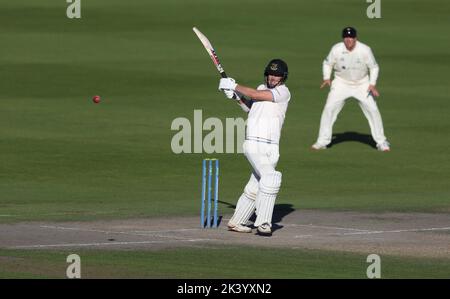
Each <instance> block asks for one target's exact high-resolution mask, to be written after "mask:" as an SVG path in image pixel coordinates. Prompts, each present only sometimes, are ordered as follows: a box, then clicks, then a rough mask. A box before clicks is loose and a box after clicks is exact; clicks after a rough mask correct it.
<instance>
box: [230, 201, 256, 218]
mask: <svg viewBox="0 0 450 299" xmlns="http://www.w3.org/2000/svg"><path fill="white" fill-rule="evenodd" d="M254 212H255V201H254V200H253V199H250V198H248V197H247V196H246V194H245V193H243V194H242V195H241V197H240V198H239V200H238V202H237V205H236V210H235V211H234V215H233V217H231V219H230V222H231V223H233V224H235V225H237V224H242V225H246V224H247V221H248V220H249V219H250V217H251V216H252V215H253V213H254Z"/></svg>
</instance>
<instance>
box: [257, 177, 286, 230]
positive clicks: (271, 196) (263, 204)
mask: <svg viewBox="0 0 450 299" xmlns="http://www.w3.org/2000/svg"><path fill="white" fill-rule="evenodd" d="M280 186H281V172H279V171H275V172H273V173H270V174H268V175H263V176H262V177H261V180H260V182H259V192H258V194H257V196H256V202H255V204H256V213H257V217H256V221H255V226H260V225H261V224H263V223H268V224H269V225H270V226H272V214H273V208H274V206H275V200H276V198H277V195H278V191H279V190H280Z"/></svg>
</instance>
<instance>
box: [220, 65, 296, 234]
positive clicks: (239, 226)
mask: <svg viewBox="0 0 450 299" xmlns="http://www.w3.org/2000/svg"><path fill="white" fill-rule="evenodd" d="M287 77H288V67H287V64H286V63H285V62H284V61H283V60H281V59H273V60H271V61H270V62H269V64H268V65H267V66H266V68H265V70H264V79H265V80H264V81H265V82H264V84H261V85H259V86H258V88H257V89H253V88H250V87H245V86H242V85H239V84H237V83H236V82H235V80H234V79H232V78H223V79H221V80H220V84H219V90H223V91H224V92H225V95H226V96H227V98H229V99H233V97H234V98H235V99H236V100H243V101H244V102H245V103H247V106H248V107H249V111H248V113H249V114H248V120H247V131H246V137H245V142H244V145H243V150H244V154H245V156H246V157H247V160H248V161H249V162H250V164H251V166H252V168H253V171H252V174H251V176H250V180H249V181H248V183H247V185H246V186H245V188H244V192H243V193H242V195H241V197H240V198H239V200H238V202H237V205H236V210H235V212H234V215H233V217H232V218H231V219H230V221H229V222H228V229H229V230H231V231H236V232H244V233H250V232H251V231H252V230H251V228H250V227H248V226H246V224H247V222H248V220H249V219H250V217H251V216H252V215H253V213H255V212H256V221H255V224H254V225H255V227H257V234H259V235H262V236H271V235H272V214H273V209H274V205H275V200H276V198H277V194H278V191H279V190H280V186H281V172H279V171H277V170H276V169H275V167H276V165H277V163H278V158H279V150H278V144H279V140H280V134H281V128H282V126H283V122H284V118H285V115H286V110H287V107H288V103H289V100H290V99H291V94H290V92H289V89H288V88H287V86H286V85H285V82H286V79H287Z"/></svg>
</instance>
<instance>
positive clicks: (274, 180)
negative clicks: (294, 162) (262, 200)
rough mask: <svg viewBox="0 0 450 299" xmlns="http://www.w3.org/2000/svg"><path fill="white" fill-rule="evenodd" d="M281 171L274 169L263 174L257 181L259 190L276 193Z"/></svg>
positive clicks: (279, 183)
mask: <svg viewBox="0 0 450 299" xmlns="http://www.w3.org/2000/svg"><path fill="white" fill-rule="evenodd" d="M281 177H282V175H281V172H279V171H274V172H272V173H269V174H264V175H262V177H261V180H260V181H259V188H260V190H261V192H263V193H267V194H275V195H276V194H278V191H279V190H280V186H281Z"/></svg>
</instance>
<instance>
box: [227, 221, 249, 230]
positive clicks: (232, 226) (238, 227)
mask: <svg viewBox="0 0 450 299" xmlns="http://www.w3.org/2000/svg"><path fill="white" fill-rule="evenodd" d="M227 226H228V230H229V231H232V232H238V233H251V232H252V229H251V228H250V227H248V226H245V225H242V224H234V223H231V222H228V225H227Z"/></svg>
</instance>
